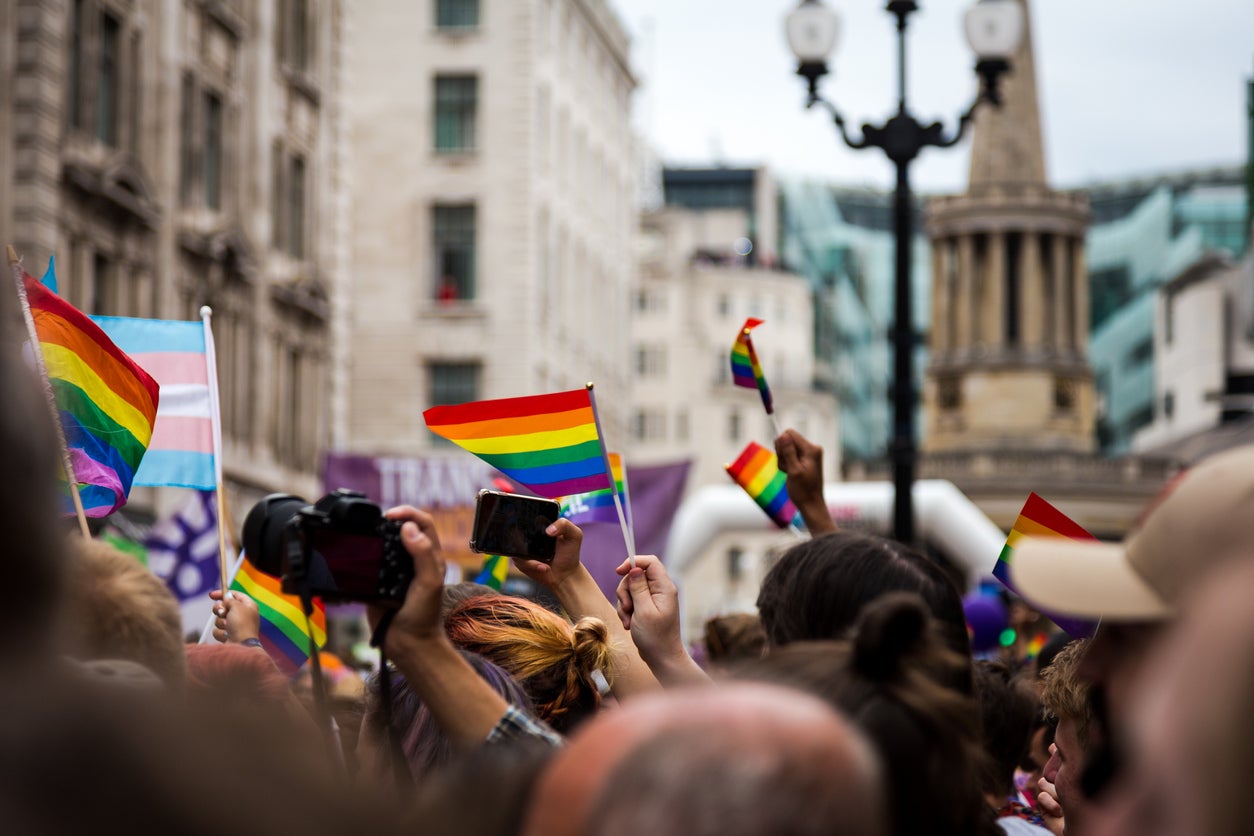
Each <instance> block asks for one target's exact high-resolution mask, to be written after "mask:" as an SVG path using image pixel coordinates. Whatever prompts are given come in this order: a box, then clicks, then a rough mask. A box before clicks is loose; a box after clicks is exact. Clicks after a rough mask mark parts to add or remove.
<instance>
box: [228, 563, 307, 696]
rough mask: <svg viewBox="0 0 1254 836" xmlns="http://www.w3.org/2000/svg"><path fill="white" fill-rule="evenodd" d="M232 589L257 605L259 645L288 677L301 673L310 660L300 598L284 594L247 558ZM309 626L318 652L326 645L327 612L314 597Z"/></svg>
mask: <svg viewBox="0 0 1254 836" xmlns="http://www.w3.org/2000/svg"><path fill="white" fill-rule="evenodd" d="M231 589H234V590H236V591H237V592H243V593H244V594H245V595H247V596H249V597H250V598H252V599H253V600H254V601H256V602H257V609H258V610H259V611H260V612H261V646H262V647H264V648H265V650H266V653H268V654H270V658H271V659H273V660H274V664H276V665H278V667H279V670H281V671H283V672H284V673H286V674H289V675H290V674H294V673H296V671H298V670H300V669H301V667H302V666H303V665H304V664H305V663H306V662H307V661H309V631H308V630H306V628H305V611H304V610H303V609H301V605H300V598H299V597H298V596H296V595H284V594H283V590H282V589H281V587H280V583H279V579H278V578H272V577H270V576H269V575H266V574H264V573H262V572H261V571H260V570H259V569H257V567H255V566H253V565H252V563H250V562H249V560H248V558H247V557H245V558H244V559H243V560H242V562H241V563H240V566H239V571H237V572H236V573H235V579H234V580H232V581H231ZM309 625H310V627H312V628H313V638H314V641H315V642H316V643H317V645H318V648H319V649H321V648H322V646H323V645H325V644H326V643H327V611H326V607H325V606H324V605H323V603H322V602H321V601H319V600H318V599H316V598H315V599H314V611H313V615H311V616H310V617H309Z"/></svg>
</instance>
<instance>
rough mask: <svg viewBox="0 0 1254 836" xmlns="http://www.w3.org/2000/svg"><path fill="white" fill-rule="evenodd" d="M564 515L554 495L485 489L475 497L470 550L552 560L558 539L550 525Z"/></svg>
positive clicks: (546, 561)
mask: <svg viewBox="0 0 1254 836" xmlns="http://www.w3.org/2000/svg"><path fill="white" fill-rule="evenodd" d="M560 515H561V506H560V505H559V504H558V503H557V502H556V501H555V500H552V499H541V498H539V497H535V496H520V495H519V494H512V493H503V492H501V491H491V490H486V489H485V490H481V491H479V496H478V497H477V498H476V499H475V520H474V525H473V526H472V530H471V534H470V550H471V551H475V552H480V553H482V554H500V555H505V556H506V557H523V558H529V559H531V560H539V561H542V562H544V563H550V562H552V560H553V556H554V554H555V549H556V547H557V539H556V538H554V537H552V536H550V535H549V534H548V532H547V530H546V529H548V527H549V526H550V525H552V524H553V523H554V522H556V521H557V518H558V517H559V516H560Z"/></svg>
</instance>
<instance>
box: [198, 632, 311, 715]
mask: <svg viewBox="0 0 1254 836" xmlns="http://www.w3.org/2000/svg"><path fill="white" fill-rule="evenodd" d="M185 653H186V656H187V692H188V695H189V696H192V697H196V696H200V697H205V698H209V699H217V700H224V701H231V700H239V701H241V702H246V703H250V704H253V705H257V704H264V705H267V706H270V707H273V708H286V707H287V705H288V704H289V701H290V699H291V697H292V686H291V682H290V680H288V678H287V677H286V676H284V675H283V673H282V672H281V671H280V670H279V669H278V668H277V667H275V665H274V662H272V661H271V660H270V657H269V656H267V655H266V653H265V651H264V650H261V649H259V648H255V647H244V646H243V645H239V644H189V645H187V647H186V649H185Z"/></svg>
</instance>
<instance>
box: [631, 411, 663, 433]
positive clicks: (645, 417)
mask: <svg viewBox="0 0 1254 836" xmlns="http://www.w3.org/2000/svg"><path fill="white" fill-rule="evenodd" d="M631 435H632V437H633V438H635V439H636V441H660V440H662V439H663V438H665V437H666V416H664V415H663V414H662V413H661V412H658V411H657V410H652V409H638V410H636V412H635V413H634V414H633V415H632V416H631Z"/></svg>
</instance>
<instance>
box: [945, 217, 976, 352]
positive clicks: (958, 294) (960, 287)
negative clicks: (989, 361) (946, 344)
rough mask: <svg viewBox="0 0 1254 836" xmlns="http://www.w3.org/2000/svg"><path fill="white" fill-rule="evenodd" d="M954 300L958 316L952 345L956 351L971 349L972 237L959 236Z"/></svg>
mask: <svg viewBox="0 0 1254 836" xmlns="http://www.w3.org/2000/svg"><path fill="white" fill-rule="evenodd" d="M955 285H956V287H955V288H954V299H953V302H952V303H951V304H953V305H957V313H958V315H957V316H956V317H954V333H953V334H951V335H950V344H951V345H952V346H953V348H955V349H967V348H970V347H971V345H972V343H974V342H975V323H976V319H975V317H974V316H973V314H974V313H975V311H976V310H977V309H976V298H975V290H976V282H975V241H974V239H973V238H972V237H971V236H970V235H960V236H958V281H957V282H955Z"/></svg>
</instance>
